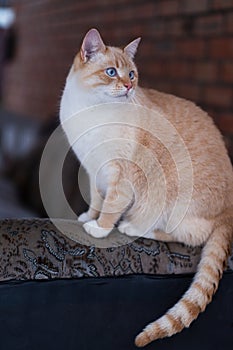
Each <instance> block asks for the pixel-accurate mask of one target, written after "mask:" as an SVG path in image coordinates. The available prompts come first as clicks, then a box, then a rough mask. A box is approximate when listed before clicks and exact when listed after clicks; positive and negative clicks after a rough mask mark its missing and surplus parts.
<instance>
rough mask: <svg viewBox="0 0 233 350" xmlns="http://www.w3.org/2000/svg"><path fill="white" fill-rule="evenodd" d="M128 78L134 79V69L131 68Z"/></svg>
mask: <svg viewBox="0 0 233 350" xmlns="http://www.w3.org/2000/svg"><path fill="white" fill-rule="evenodd" d="M129 79H130V80H133V79H134V71H133V70H131V72H129Z"/></svg>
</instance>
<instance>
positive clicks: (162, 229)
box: [60, 29, 233, 347]
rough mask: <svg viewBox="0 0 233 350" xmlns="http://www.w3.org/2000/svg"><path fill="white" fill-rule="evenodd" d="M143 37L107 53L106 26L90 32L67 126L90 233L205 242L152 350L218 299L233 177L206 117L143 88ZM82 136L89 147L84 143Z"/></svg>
mask: <svg viewBox="0 0 233 350" xmlns="http://www.w3.org/2000/svg"><path fill="white" fill-rule="evenodd" d="M140 40H141V39H140V38H138V39H136V40H134V41H132V42H130V43H129V44H128V45H127V46H126V47H124V48H123V49H122V48H118V47H110V46H106V45H105V44H104V42H103V39H102V38H101V36H100V34H99V32H98V31H97V30H96V29H91V30H90V31H89V32H88V33H87V34H86V35H85V37H84V39H83V42H82V45H81V49H80V51H79V52H78V54H77V55H76V57H75V59H74V62H73V65H72V67H71V69H70V72H69V74H68V77H67V80H66V84H65V88H64V91H63V95H62V99H61V107H60V121H61V125H62V126H63V129H64V131H65V133H66V135H67V137H68V140H69V142H70V144H71V146H72V148H73V150H74V152H75V154H76V156H77V157H78V158H79V159H80V161H81V162H82V163H83V165H84V167H85V168H86V171H87V173H88V175H89V178H90V192H91V203H90V207H89V210H88V211H87V212H85V213H83V214H81V215H80V216H79V218H78V220H79V221H80V222H82V223H83V226H84V229H85V230H86V232H87V233H89V234H90V235H92V236H94V237H99V238H101V237H106V236H107V235H108V234H109V233H110V232H111V230H112V229H113V227H114V226H118V229H119V231H120V232H122V233H125V234H126V235H129V236H142V235H144V237H147V238H150V239H155V240H162V241H176V242H182V243H184V244H186V245H190V246H197V245H203V251H202V257H201V260H200V263H199V266H198V270H197V273H196V275H195V276H194V279H193V282H192V283H191V285H190V287H189V289H188V290H187V291H186V293H185V294H184V295H183V297H182V298H181V299H180V300H179V301H178V302H177V303H176V305H175V306H173V307H172V308H171V309H169V310H168V311H167V313H166V314H165V315H163V316H162V317H160V318H159V319H157V320H156V321H154V322H152V323H151V324H149V325H148V326H146V327H145V329H144V330H143V331H142V332H141V333H140V334H139V335H138V336H137V337H136V339H135V344H136V345H137V346H138V347H143V346H145V345H146V344H148V343H150V342H152V341H154V340H156V339H159V338H163V337H168V336H171V335H173V334H175V333H177V332H180V331H181V330H182V329H183V328H184V327H189V325H190V324H191V322H192V321H193V320H194V319H196V318H197V316H198V314H199V313H200V312H202V311H204V309H205V308H206V306H207V304H208V303H209V302H210V301H211V299H212V296H213V295H214V293H215V292H216V289H217V287H218V284H219V280H220V278H221V276H222V273H223V269H224V267H225V263H226V258H227V256H228V254H229V251H230V247H231V240H232V233H233V172H232V165H231V162H230V160H229V157H228V155H227V151H226V148H225V146H224V142H223V140H222V136H221V134H220V132H219V131H218V130H217V128H216V127H215V125H214V123H213V121H212V119H211V118H210V117H209V116H208V115H207V113H206V112H204V111H203V110H201V108H199V107H198V106H196V105H195V104H194V103H192V102H190V101H187V100H185V99H181V98H178V97H175V96H173V95H170V94H165V93H162V92H158V91H156V90H153V89H145V88H141V87H139V86H138V70H137V68H136V65H135V63H134V57H135V54H136V51H137V48H138V45H139V42H140ZM93 106H94V107H93ZM99 106H100V107H99ZM101 106H102V107H101ZM130 106H131V109H130ZM85 109H86V110H87V111H89V112H90V114H91V115H92V116H93V115H94V118H93V119H94V122H93V123H94V124H93V125H92V124H90V123H89V122H90V118H89V116H88V115H87V116H86V117H85V114H82V113H83V111H84V110H85ZM105 110H106V111H108V113H107V115H102V112H103V111H105ZM95 111H96V114H95ZM78 112H79V113H80V114H79V113H78ZM93 112H94V113H93ZM75 114H77V115H78V114H79V116H78V117H77V118H75V121H74V122H73V123H71V124H69V121H70V120H71V119H72V118H71V116H74V115H75ZM101 115H102V118H103V119H101ZM99 118H100V119H99ZM134 119H135V120H134ZM88 120H89V121H88ZM108 121H109V124H108ZM124 122H125V124H124ZM88 123H89V124H88ZM114 123H115V124H114ZM132 123H133V126H132V125H131V124H132ZM87 124H88V125H89V126H90V125H92V126H93V128H89V126H88V125H87ZM98 124H99V125H100V126H101V127H99V128H98ZM85 127H86V131H85ZM80 130H82V132H80ZM76 133H77V134H79V135H81V133H83V135H84V139H83V141H80V142H74V135H75V134H76ZM119 138H120V142H117V140H118V139H119ZM105 141H106V144H105ZM147 151H148V153H147ZM88 153H90V154H91V156H89V158H88V156H87V155H88ZM86 157H87V158H88V160H87V161H86ZM100 164H104V165H103V166H101V167H100V169H99V166H100ZM97 173H98V174H97ZM182 174H183V175H184V176H183V175H182ZM182 176H183V177H182ZM190 186H191V187H190ZM182 191H183V192H182ZM177 197H179V198H178V200H177ZM161 203H162V205H161ZM174 208H175V211H173V210H174ZM181 214H182V215H181ZM171 217H173V221H172V220H171ZM151 218H152V219H151ZM176 218H177V221H176ZM178 219H179V220H178Z"/></svg>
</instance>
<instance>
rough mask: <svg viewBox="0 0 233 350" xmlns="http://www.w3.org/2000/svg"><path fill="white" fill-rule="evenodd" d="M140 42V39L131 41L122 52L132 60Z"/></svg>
mask: <svg viewBox="0 0 233 350" xmlns="http://www.w3.org/2000/svg"><path fill="white" fill-rule="evenodd" d="M140 41H141V38H137V39H135V40H133V41H131V43H129V44H128V45H127V46H126V47H125V48H124V52H125V53H126V54H127V55H128V56H129V57H130V58H131V59H132V60H133V59H134V56H135V54H136V52H137V48H138V45H139V43H140Z"/></svg>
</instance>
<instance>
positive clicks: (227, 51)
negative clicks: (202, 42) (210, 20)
mask: <svg viewBox="0 0 233 350" xmlns="http://www.w3.org/2000/svg"><path fill="white" fill-rule="evenodd" d="M209 45H210V46H209V56H210V57H211V56H212V57H214V58H228V59H230V58H232V57H233V38H226V37H225V38H217V39H211V40H210V41H209Z"/></svg>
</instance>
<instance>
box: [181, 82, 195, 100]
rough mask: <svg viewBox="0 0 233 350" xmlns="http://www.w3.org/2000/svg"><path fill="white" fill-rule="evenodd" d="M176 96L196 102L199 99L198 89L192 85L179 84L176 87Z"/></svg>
mask: <svg viewBox="0 0 233 350" xmlns="http://www.w3.org/2000/svg"><path fill="white" fill-rule="evenodd" d="M176 95H177V96H180V97H183V98H186V99H187V100H190V101H193V102H198V101H199V99H200V87H199V86H198V85H195V84H192V83H179V84H177V85H176Z"/></svg>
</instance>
